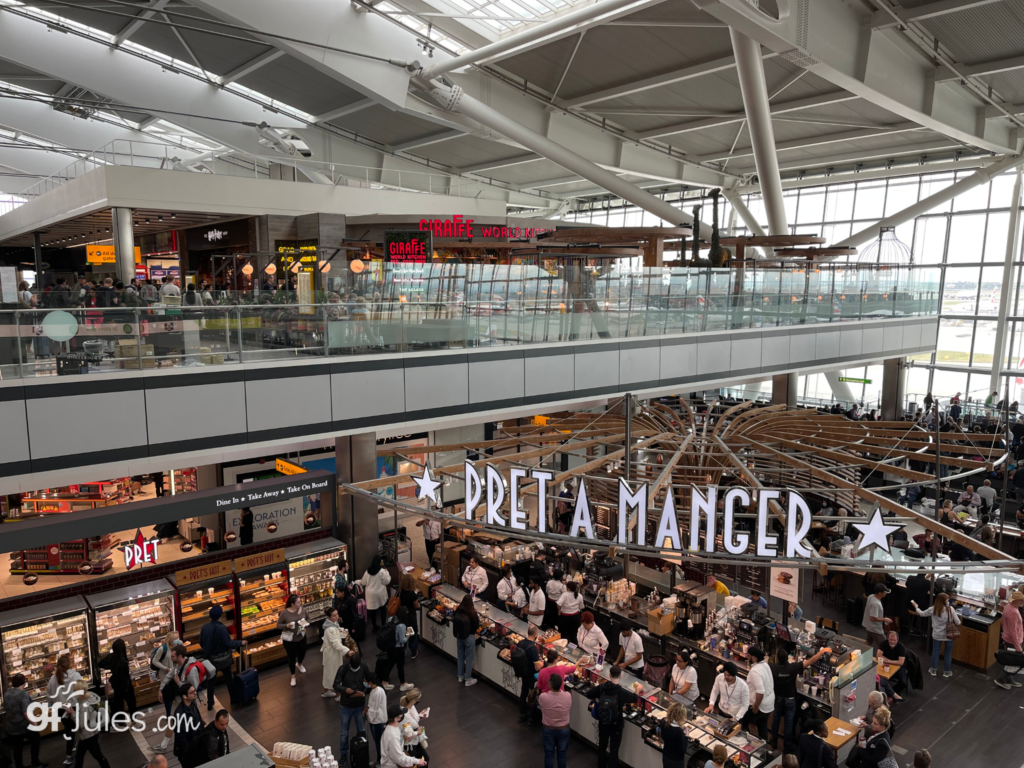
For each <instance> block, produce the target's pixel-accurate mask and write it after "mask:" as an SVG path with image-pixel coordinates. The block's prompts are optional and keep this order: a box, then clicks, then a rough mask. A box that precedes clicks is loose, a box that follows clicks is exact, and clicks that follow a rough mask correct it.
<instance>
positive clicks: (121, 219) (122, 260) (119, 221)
mask: <svg viewBox="0 0 1024 768" xmlns="http://www.w3.org/2000/svg"><path fill="white" fill-rule="evenodd" d="M110 219H111V224H112V225H113V235H114V238H113V239H114V256H115V259H116V261H117V279H118V280H120V281H121V282H122V283H124V284H125V285H128V284H129V283H131V281H132V278H134V277H135V235H134V233H133V232H132V209H131V208H112V209H111V210H110Z"/></svg>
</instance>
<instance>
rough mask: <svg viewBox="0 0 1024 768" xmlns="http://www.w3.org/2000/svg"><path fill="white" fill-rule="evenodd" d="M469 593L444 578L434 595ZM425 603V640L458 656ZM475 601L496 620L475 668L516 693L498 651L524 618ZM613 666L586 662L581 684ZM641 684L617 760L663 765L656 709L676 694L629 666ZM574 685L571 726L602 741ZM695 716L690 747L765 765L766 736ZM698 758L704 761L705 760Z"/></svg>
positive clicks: (520, 630) (574, 651)
mask: <svg viewBox="0 0 1024 768" xmlns="http://www.w3.org/2000/svg"><path fill="white" fill-rule="evenodd" d="M466 594H467V593H466V592H465V591H464V590H462V589H459V588H457V587H453V586H452V585H450V584H442V585H440V586H438V587H435V588H434V589H433V590H432V595H433V596H434V597H435V598H437V597H443V598H447V599H448V600H450V601H452V602H453V603H455V604H458V603H459V602H461V600H462V598H463V597H464V596H465V595H466ZM423 603H426V604H425V605H424V604H422V603H421V607H420V609H419V610H420V624H419V626H420V639H421V641H422V642H424V643H427V644H429V645H431V646H433V647H434V648H435V649H437V650H439V651H441V652H443V653H445V654H446V655H448V656H450V657H453V658H454V657H455V656H456V641H455V636H454V634H453V632H452V628H451V626H450V622H449V621H448V619H447V618H445V617H442V621H440V622H439V621H438V618H437V617H436V616H434V617H432V616H431V613H432V612H433V611H434V609H432V608H430V607H429V605H430V603H429V602H428V601H423ZM474 605H475V606H476V609H477V611H478V613H479V614H480V617H481V620H482V621H484V622H493V625H494V629H495V630H497V631H496V632H493V633H488V639H485V640H484V643H483V645H480V644H478V645H477V646H476V654H475V656H474V658H473V670H474V671H475V672H476V673H477V676H478V677H479V678H481V679H484V680H487V681H488V682H490V683H491V684H492V685H495V686H497V687H498V688H501V689H503V690H505V691H507V692H508V693H509V694H510V695H512V696H515V697H517V698H518V696H519V687H520V681H519V678H518V677H517V676H516V674H515V672H514V671H513V670H512V666H511V664H509V663H508V662H506V661H505V660H504V659H502V658H501V657H500V656H499V654H500V653H501V650H502V638H504V637H507V636H508V635H509V634H511V633H515V634H517V635H522V636H523V637H525V636H526V633H527V631H528V629H529V625H528V624H527V623H526V622H525V621H523V620H522V619H519V618H517V617H515V616H512V615H511V614H508V613H506V612H504V611H501V610H498V609H497V608H495V607H494V606H493V605H489V604H487V603H485V602H483V601H480V600H474ZM573 639H574V638H573ZM559 654H560V656H561V657H562V659H563V660H564V661H565V662H566V663H570V664H576V663H577V662H578V661H579V660H580V658H581V657H582V656H583V655H584V654H583V652H582V651H580V650H579V649H578V648H576V647H575V646H574V645H567V646H565V647H564V648H560V649H559ZM609 668H610V665H608V664H606V665H605V666H604V667H603V669H600V670H598V669H596V668H595V667H593V666H590V665H588V666H586V667H585V668H584V670H583V673H582V675H583V677H585V678H589V679H588V680H583V679H581V684H582V685H589V684H590V683H591V682H593V683H595V684H599V683H600V682H603V681H604V680H606V679H607V675H608V670H609ZM637 684H638V685H640V686H642V689H643V692H644V702H645V704H644V708H645V710H646V712H645V713H644V714H640V713H639V712H635V713H634V712H631V713H630V716H629V717H627V719H626V723H625V725H624V729H623V733H622V745H621V747H620V749H619V760H620V761H621V762H622V763H623V764H625V765H628V766H631V767H632V768H660V766H661V764H662V756H661V749H660V746H659V745H658V740H657V735H656V732H655V731H654V727H655V722H656V717H654V716H653V715H654V713H663V712H665V711H666V710H667V708H668V706H669V704H670V703H672V701H673V699H672V698H671V697H669V696H668V695H667V694H666V693H665V692H664V691H661V690H660V689H659V688H656V687H654V686H652V685H650V684H649V683H647V682H645V681H644V680H642V679H640V678H638V677H636V676H634V675H632V674H631V673H629V672H626V671H624V672H623V673H622V679H621V681H620V685H622V687H623V688H627V689H632V688H633V687H634V685H637ZM570 690H571V692H572V699H573V703H572V711H571V713H570V720H569V727H570V729H571V730H572V732H573V733H574V734H575V735H576V736H577V737H578V738H580V739H583V740H584V741H586V742H588V743H590V744H593V745H595V746H596V745H597V743H598V723H597V721H596V720H595V719H594V718H593V717H592V716H591V714H590V711H589V705H590V699H588V698H587V697H586V696H585V695H584V694H583V693H581V692H580V691H579V690H576V689H575V688H574V687H570ZM695 716H697V717H700V718H701V720H703V721H706V724H705V725H704V726H698V725H697V724H696V723H692V724H691V725H690V726H689V727H690V728H692V729H693V738H692V739H691V753H695V752H697V751H699V750H700V749H701V747H699V746H698V745H697V741H698V740H700V739H703V740H704V741H706V742H707V745H706V746H705V747H704V748H707V747H708V746H710V745H712V742H714V741H721V742H722V743H724V744H726V746H727V748H729V749H730V750H732V751H733V752H736V751H742V753H743V755H744V756H746V757H748V761H747V763H745V764H748V763H749V764H750V765H751V768H764V764H765V762H766V757H767V750H766V748H765V745H764V742H763V741H759V740H757V739H755V738H753V737H751V736H749V734H745V733H741V734H739V735H737V736H734V737H732V738H730V739H723V738H721V737H718V736H716V735H715V734H714V733H713V728H714V726H716V725H717V724H718V723H719V722H720V720H721V718H717V717H710V716H707V715H704V714H703V713H695ZM690 761H691V763H692V764H694V765H696V764H697V763H695V762H694V758H693V755H692V754H691V760H690ZM700 764H703V761H701V763H700Z"/></svg>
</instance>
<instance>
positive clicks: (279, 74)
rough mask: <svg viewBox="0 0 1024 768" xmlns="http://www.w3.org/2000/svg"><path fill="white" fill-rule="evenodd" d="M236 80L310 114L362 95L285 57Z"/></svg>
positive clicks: (323, 110)
mask: <svg viewBox="0 0 1024 768" xmlns="http://www.w3.org/2000/svg"><path fill="white" fill-rule="evenodd" d="M238 82H239V84H240V85H244V86H245V87H246V88H252V89H253V90H254V91H258V92H260V93H262V94H264V95H266V96H269V97H270V98H272V99H276V100H278V101H280V102H282V103H284V104H289V105H291V106H293V107H296V108H298V109H301V110H302V111H304V112H308V113H309V114H312V115H318V114H321V113H323V112H326V111H328V110H330V109H335V108H336V107H337V106H338V105H339V104H348V103H351V102H353V101H358V100H360V99H362V98H363V95H362V94H361V93H359V92H358V91H356V90H353V89H352V88H349V87H348V86H347V85H344V84H343V83H341V82H339V81H338V80H335V79H334V78H332V77H329V76H328V75H325V74H323V73H322V72H320V71H319V70H317V69H314V68H313V67H311V66H309V65H308V64H303V63H302V62H301V61H298V60H297V59H293V58H290V57H288V56H282V57H281V58H279V59H274V61H271V62H270V63H269V64H266V65H264V66H262V67H260V68H259V69H257V70H256V71H255V72H253V73H252V74H251V75H249V76H248V77H243V78H242V79H241V80H239V81H238ZM267 122H273V121H272V120H268V121H267ZM374 138H376V137H374Z"/></svg>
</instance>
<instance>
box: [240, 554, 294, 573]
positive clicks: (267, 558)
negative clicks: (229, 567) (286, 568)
mask: <svg viewBox="0 0 1024 768" xmlns="http://www.w3.org/2000/svg"><path fill="white" fill-rule="evenodd" d="M283 562H284V549H283V548H282V549H271V550H269V551H267V552H259V553H257V554H255V555H248V556H246V557H239V558H237V559H236V560H235V573H245V572H246V571H255V570H257V569H258V568H269V567H270V566H272V565H279V564H280V563H283Z"/></svg>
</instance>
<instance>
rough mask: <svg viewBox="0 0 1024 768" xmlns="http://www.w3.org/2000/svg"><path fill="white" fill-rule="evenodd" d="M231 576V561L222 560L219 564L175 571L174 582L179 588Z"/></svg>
mask: <svg viewBox="0 0 1024 768" xmlns="http://www.w3.org/2000/svg"><path fill="white" fill-rule="evenodd" d="M230 574H231V561H230V560H221V561H220V562H219V563H209V564H206V565H197V566H195V567H193V568H187V569H186V570H184V571H175V572H174V582H175V583H176V584H177V585H178V586H179V587H184V586H186V585H188V584H195V583H196V582H198V581H206V580H207V579H216V578H218V577H220V576H229V575H230Z"/></svg>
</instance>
